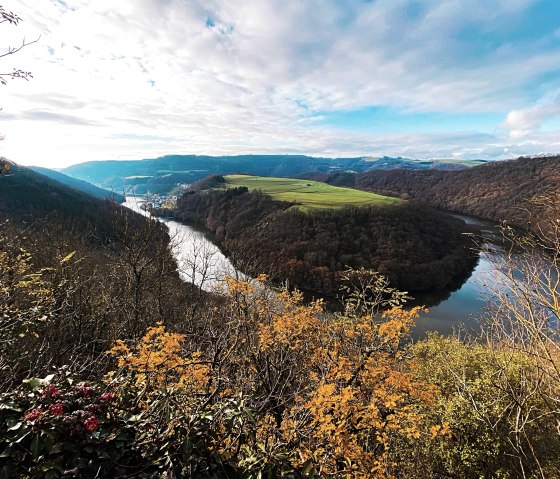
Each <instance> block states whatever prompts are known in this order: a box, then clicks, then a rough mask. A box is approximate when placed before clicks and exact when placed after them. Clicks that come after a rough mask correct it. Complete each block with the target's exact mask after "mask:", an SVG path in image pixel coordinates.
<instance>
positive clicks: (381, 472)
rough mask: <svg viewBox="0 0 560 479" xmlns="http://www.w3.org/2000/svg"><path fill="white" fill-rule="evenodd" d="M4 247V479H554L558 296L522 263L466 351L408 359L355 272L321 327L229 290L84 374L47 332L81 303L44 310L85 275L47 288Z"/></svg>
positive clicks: (429, 346) (67, 265) (246, 290)
mask: <svg viewBox="0 0 560 479" xmlns="http://www.w3.org/2000/svg"><path fill="white" fill-rule="evenodd" d="M2 240H3V241H2V250H1V254H0V265H1V266H2V267H1V268H0V271H1V272H2V273H3V274H1V275H0V286H1V289H0V291H1V294H2V302H0V308H1V310H0V313H1V314H0V318H2V322H1V324H0V333H1V338H0V339H1V341H0V344H1V345H2V349H3V350H2V353H3V354H2V356H1V357H2V358H3V360H2V368H1V369H0V372H1V374H2V384H3V387H2V391H3V392H2V393H1V395H0V419H1V420H0V449H1V451H0V474H1V475H2V477H24V478H25V477H27V478H32V477H33V478H37V477H46V478H56V477H85V478H88V477H91V478H93V477H121V478H126V477H129V478H130V477H141V478H142V477H145V478H148V477H177V478H181V477H185V478H187V477H213V478H232V477H239V478H261V477H271V478H279V477H285V478H302V477H307V478H314V477H316V478H328V477H332V478H339V477H342V478H356V479H358V478H371V477H375V478H390V477H399V478H440V477H460V478H472V477H484V478H488V477H496V478H498V477H499V478H509V477H511V478H516V477H540V478H552V477H559V474H560V461H559V459H558V458H559V457H560V456H559V452H560V437H559V434H558V432H557V421H558V420H560V410H559V409H558V407H557V404H558V401H559V400H560V396H559V391H560V377H559V376H558V373H557V370H558V365H559V362H558V361H559V359H560V355H559V352H560V343H559V339H560V338H558V332H557V330H556V328H555V326H554V325H553V324H552V323H550V322H543V319H547V320H548V319H549V318H550V316H551V315H552V316H553V317H554V318H556V320H557V319H558V318H559V314H560V311H559V310H558V306H557V305H558V299H559V298H558V290H557V289H556V290H555V289H554V288H555V286H554V285H551V284H550V283H546V282H544V283H540V284H539V283H535V282H534V281H535V277H534V276H532V274H534V273H535V271H536V270H534V269H532V268H533V267H539V271H540V272H541V273H542V272H543V270H542V269H540V268H541V267H542V264H541V263H539V261H540V260H538V259H537V257H536V256H533V255H532V253H533V252H532V251H531V250H529V249H527V250H526V253H525V256H524V261H525V265H526V269H525V270H524V276H523V277H524V279H523V282H522V283H519V284H518V287H517V288H516V289H514V290H510V292H511V291H515V292H516V296H515V297H516V298H517V299H513V298H512V296H508V297H505V296H504V297H503V298H501V299H500V301H498V302H497V303H496V305H495V306H496V308H497V309H496V310H495V313H496V314H495V315H490V316H489V317H488V318H487V320H488V323H487V326H488V328H487V329H486V331H487V334H486V336H485V337H484V338H479V341H477V342H473V343H471V342H464V341H460V340H458V339H453V338H443V337H441V336H438V335H433V336H431V337H429V338H428V339H427V340H425V341H421V342H419V343H416V344H412V343H410V342H409V341H408V340H407V337H408V332H409V330H410V327H411V325H412V324H413V322H414V320H415V318H416V317H417V315H418V311H419V310H418V308H413V309H408V310H407V309H404V308H403V307H402V299H403V298H402V295H401V294H399V293H398V292H396V291H394V290H391V289H390V288H389V287H388V284H387V282H386V281H385V280H384V279H383V278H381V277H379V276H377V275H375V274H372V273H371V272H368V271H365V270H362V271H355V272H349V273H348V275H347V278H346V280H347V295H346V307H345V310H344V311H343V312H341V313H338V314H335V315H325V314H324V312H323V308H322V304H321V302H314V303H311V304H308V305H305V304H303V303H302V301H301V295H300V294H299V293H297V292H295V293H290V292H287V291H281V292H279V293H278V292H275V291H272V290H270V289H269V288H268V286H267V283H266V278H264V277H260V278H258V279H257V280H256V281H255V282H251V283H249V282H246V281H241V280H238V279H235V278H229V279H227V280H226V282H225V284H224V286H223V288H222V290H221V294H220V296H218V297H216V298H214V300H213V301H212V303H211V304H208V305H207V306H206V307H204V308H201V309H199V310H198V312H197V313H196V314H194V315H191V316H190V317H188V318H187V317H184V319H182V320H181V321H177V318H176V317H174V316H167V315H166V316H164V317H163V318H162V321H160V322H157V321H155V322H154V323H153V325H152V326H149V327H148V328H147V329H145V330H143V331H138V330H136V331H137V332H134V333H132V334H130V335H128V338H123V339H118V336H119V335H120V334H121V333H118V332H115V340H114V341H111V342H108V343H106V346H105V347H102V348H100V349H98V352H97V353H96V355H97V356H96V358H95V360H94V361H93V362H92V361H91V360H89V359H86V358H85V357H84V355H83V354H82V352H81V349H82V348H83V346H84V344H79V343H78V344H75V343H72V342H71V341H70V338H69V339H68V340H67V341H68V342H67V344H66V345H65V346H66V348H67V349H68V350H69V356H66V357H64V358H62V357H61V356H60V355H59V350H58V349H57V345H56V343H51V342H50V341H51V340H52V336H51V335H50V334H49V330H50V328H51V327H53V326H55V325H56V324H57V323H65V324H71V323H72V322H80V321H81V318H80V314H79V312H80V311H81V310H82V308H83V305H82V304H80V302H79V299H78V297H76V296H72V298H73V301H72V302H70V304H67V305H66V307H65V308H62V309H61V308H59V307H57V305H60V304H61V301H68V296H67V293H66V291H65V288H68V287H70V288H71V289H73V287H75V279H74V280H73V279H72V278H73V274H72V273H73V272H76V271H77V270H79V269H80V266H79V265H80V262H81V259H80V258H76V257H75V255H73V254H72V252H70V253H69V254H68V255H66V256H65V257H63V258H61V259H58V260H57V262H58V268H62V269H63V270H64V271H65V272H66V274H64V275H63V276H60V275H58V274H52V272H49V271H47V270H44V269H43V270H37V269H36V268H35V267H34V266H33V257H32V256H30V255H28V254H27V253H25V252H23V251H22V250H21V249H18V250H17V251H14V250H12V249H10V248H9V246H8V244H7V243H6V236H5V232H3V236H2ZM527 246H528V245H527ZM552 260H553V261H552V263H551V262H550V257H549V262H548V263H547V264H548V269H547V272H549V273H550V274H552V275H554V274H556V275H557V274H558V269H557V268H558V254H557V253H556V256H554V257H553V258H552ZM535 261H536V262H535ZM518 265H519V263H518ZM504 273H505V274H506V277H507V275H508V272H507V271H504ZM514 277H515V278H517V281H521V278H520V276H519V274H518V273H516V275H515V276H514ZM552 277H553V276H550V278H552ZM511 278H513V277H511ZM511 278H510V279H511ZM82 279H83V278H82ZM89 280H90V281H92V282H98V281H103V278H98V277H96V276H95V275H93V276H91V277H90V278H89ZM547 284H548V286H547ZM63 285H64V288H63V287H62V286H63ZM551 288H552V289H551ZM165 299H166V300H170V301H172V300H173V298H172V297H167V296H166V298H165ZM518 300H519V301H521V302H519V301H518ZM142 301H143V302H144V301H146V302H147V303H149V302H152V301H154V299H153V298H147V297H144V298H143V300H142ZM547 301H552V302H547ZM101 305H102V303H101V304H100V305H99V306H101ZM106 306H109V305H108V304H107V305H106ZM145 311H146V318H150V317H151V318H154V316H155V315H154V311H155V310H154V309H152V308H146V310H145ZM150 311H152V312H151V313H150ZM507 311H510V313H511V314H508V313H507ZM94 314H96V315H103V314H104V310H103V309H102V308H101V307H100V308H99V309H97V310H96V311H95V312H94ZM154 319H155V318H154ZM512 320H515V321H512ZM164 323H165V324H164ZM504 326H507V328H504ZM480 339H484V340H483V341H480ZM38 350H41V351H40V354H38V352H37V351H38ZM9 351H11V352H12V354H7V353H8V352H9ZM23 351H29V352H30V353H31V354H29V355H22V354H21V353H22V352H23ZM15 352H17V354H13V353H15ZM37 354H38V355H37ZM39 372H40V373H41V375H40V377H37V373H39Z"/></svg>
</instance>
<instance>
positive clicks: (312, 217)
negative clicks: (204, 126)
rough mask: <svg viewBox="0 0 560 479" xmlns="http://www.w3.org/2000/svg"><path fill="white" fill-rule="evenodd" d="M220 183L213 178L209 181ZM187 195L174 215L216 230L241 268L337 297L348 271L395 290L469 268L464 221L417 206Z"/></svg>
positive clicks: (472, 256)
mask: <svg viewBox="0 0 560 479" xmlns="http://www.w3.org/2000/svg"><path fill="white" fill-rule="evenodd" d="M216 184H218V185H219V184H220V182H219V181H218V180H217V179H216V178H215V177H214V178H210V179H207V180H205V181H204V182H203V185H204V186H208V185H211V186H212V185H216ZM200 188H201V187H200V184H198V185H196V186H195V188H194V189H195V191H191V192H188V193H187V194H185V195H184V196H183V197H182V198H180V199H179V201H178V204H177V209H176V211H175V212H174V214H175V216H176V217H177V218H179V219H181V220H183V221H190V222H195V223H197V224H200V225H203V226H204V227H206V228H208V229H209V230H211V231H212V232H213V233H215V235H216V238H217V240H218V241H219V242H220V243H221V244H222V247H223V248H224V249H225V250H226V251H227V252H228V253H229V254H230V255H231V257H232V259H233V260H234V261H235V262H236V264H237V265H238V267H239V268H240V269H241V270H242V271H245V272H247V273H249V274H252V275H255V276H256V275H258V273H262V272H266V273H267V274H268V275H269V277H270V279H271V280H276V281H277V282H278V283H282V282H284V281H286V280H287V281H288V282H289V284H291V285H292V286H295V287H297V288H299V289H302V290H306V291H310V292H315V293H321V294H326V295H331V296H334V295H336V294H337V293H338V291H339V289H340V284H341V277H342V275H343V272H344V271H345V270H347V269H348V268H352V269H359V268H362V267H363V268H366V269H373V270H375V271H378V272H379V273H380V274H382V275H384V276H386V277H387V278H388V279H389V281H390V283H391V284H392V285H394V286H395V287H396V288H399V289H402V290H406V291H425V290H439V289H443V288H445V287H447V286H448V285H449V284H451V283H453V282H454V281H455V280H456V279H457V277H459V276H462V275H464V274H466V273H468V272H469V271H470V270H471V269H472V267H473V265H474V262H475V261H476V253H475V251H473V250H474V249H475V246H476V245H475V243H474V242H473V240H472V237H470V236H468V235H466V234H464V233H466V232H467V231H468V230H467V229H466V227H465V225H464V223H463V222H462V221H461V220H458V219H456V218H453V217H451V216H450V215H446V214H444V213H440V212H437V211H435V210H433V209H430V208H426V207H422V206H414V205H410V204H399V205H389V206H387V205H382V206H371V207H352V206H349V207H345V208H343V209H341V210H334V209H326V210H317V211H308V212H302V211H299V210H298V209H297V208H293V205H294V204H293V203H289V202H282V201H274V200H272V199H271V198H270V197H269V196H267V195H265V194H263V193H262V192H259V191H252V192H249V191H248V190H247V188H245V187H239V188H230V189H227V190H217V189H210V190H204V189H203V190H201V189H200Z"/></svg>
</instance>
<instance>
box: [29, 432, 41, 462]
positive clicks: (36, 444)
mask: <svg viewBox="0 0 560 479" xmlns="http://www.w3.org/2000/svg"><path fill="white" fill-rule="evenodd" d="M42 449H43V441H42V439H41V436H40V435H39V434H37V435H36V436H35V437H34V438H33V440H32V441H31V453H32V454H33V459H35V460H37V459H39V456H40V454H41V450H42Z"/></svg>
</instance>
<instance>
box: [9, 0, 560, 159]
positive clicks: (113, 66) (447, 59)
mask: <svg viewBox="0 0 560 479" xmlns="http://www.w3.org/2000/svg"><path fill="white" fill-rule="evenodd" d="M5 3H6V5H5V6H6V7H7V8H9V9H12V10H15V11H17V12H18V13H19V14H20V16H21V17H22V18H24V22H23V23H22V24H21V25H20V26H19V27H18V28H17V29H11V30H10V34H11V35H12V38H15V39H17V38H18V35H20V36H21V35H23V34H25V35H26V36H27V37H29V38H32V37H34V36H37V35H39V34H40V35H41V41H40V42H39V44H37V45H34V46H32V47H29V48H27V49H25V50H24V51H22V52H21V55H18V57H17V60H18V64H20V62H21V64H23V65H26V66H28V67H29V69H31V70H32V71H33V73H34V76H35V78H34V79H33V80H32V81H31V82H28V83H23V82H19V83H17V82H11V83H10V85H9V86H8V87H5V88H4V89H2V90H0V95H1V97H0V104H1V106H2V107H3V111H2V112H0V131H2V132H3V133H5V134H6V135H7V140H6V141H5V142H4V143H3V144H0V154H5V155H8V156H10V157H11V158H13V159H14V160H16V161H21V162H25V163H37V162H38V158H41V159H42V160H41V161H45V162H47V161H51V162H58V163H59V164H68V163H73V162H77V161H83V160H90V159H113V158H130V157H138V158H142V157H149V156H157V155H160V154H166V153H209V154H224V153H246V152H255V153H258V152H278V153H282V152H298V153H311V154H333V155H350V154H352V155H353V154H372V153H377V152H379V153H387V154H392V153H395V154H397V153H400V152H403V153H404V152H408V153H409V154H410V156H415V157H421V156H424V155H428V154H429V153H430V152H433V155H431V156H434V155H436V154H438V155H443V156H449V155H452V154H462V153H460V151H461V148H464V152H465V153H464V154H471V153H469V152H473V151H478V152H480V154H483V152H485V151H488V152H490V151H502V152H503V146H508V147H510V146H511V145H509V143H510V142H511V139H510V138H507V137H504V138H501V137H500V136H494V135H490V137H491V138H489V137H488V135H487V136H484V138H480V137H479V136H476V135H474V136H473V135H472V134H466V135H464V136H463V137H461V138H454V137H451V136H450V135H448V136H446V137H445V136H444V137H441V136H437V135H429V134H427V135H424V136H423V137H418V136H414V135H407V134H402V135H397V136H395V135H382V136H372V135H362V134H351V133H348V132H342V131H338V130H336V129H334V128H330V129H327V128H324V127H321V126H320V124H317V115H319V114H320V112H323V111H336V110H339V109H353V108H363V107H367V106H372V105H385V106H389V107H394V108H396V109H401V110H402V109H404V110H411V111H439V112H448V113H450V114H452V113H454V112H489V111H490V112H502V111H503V112H504V115H505V112H507V111H511V110H516V109H517V110H519V111H520V112H521V116H522V117H523V118H522V119H516V118H515V114H513V112H512V113H511V114H512V115H513V117H512V118H513V119H511V121H510V118H509V116H508V119H507V120H506V123H507V124H508V128H510V126H509V124H510V123H511V124H512V126H511V128H512V129H513V130H514V131H522V130H523V131H524V130H525V129H527V131H529V130H532V129H533V128H532V127H531V128H525V127H526V126H527V125H529V126H530V121H529V120H528V118H530V117H531V114H530V113H527V112H525V110H524V109H523V108H521V109H520V108H518V107H519V105H521V106H522V107H524V106H525V105H526V104H527V102H529V101H530V100H531V99H530V98H528V97H529V96H530V95H529V94H525V93H524V92H525V91H526V86H527V84H528V83H530V82H531V81H532V79H533V78H535V77H538V76H539V75H544V74H546V73H548V72H550V71H552V70H553V69H554V65H557V64H559V62H560V51H559V50H554V49H552V50H551V49H548V50H540V49H538V48H537V46H536V44H535V43H534V42H533V43H531V42H525V43H523V44H516V45H511V44H507V43H503V44H501V45H500V46H499V47H498V48H494V49H489V50H488V51H484V52H478V51H474V50H473V46H472V45H471V40H472V39H470V38H469V37H468V31H469V29H475V28H476V29H477V31H485V32H492V31H494V30H495V29H497V28H501V26H503V22H504V21H508V20H510V21H514V20H516V21H517V20H518V19H519V18H520V16H522V15H523V12H524V11H525V10H526V9H527V8H528V7H530V6H531V5H532V4H534V3H535V1H533V0H515V1H512V0H508V1H506V0H499V1H495V2H486V1H484V0H472V1H469V2H468V5H467V6H465V2H464V0H447V1H446V2H441V1H439V0H424V1H422V2H418V1H412V0H378V1H376V2H365V1H362V0H349V1H347V2H340V1H337V0H322V1H319V0H308V1H299V0H243V1H242V2H239V1H234V0H190V1H184V0H120V1H118V2H115V1H114V0H64V1H62V0H17V2H16V1H12V2H11V4H10V5H8V4H7V3H8V2H5ZM460 32H467V34H466V35H467V36H466V37H461V35H459V33H460ZM15 58H16V57H14V60H15ZM524 95H525V96H526V97H527V98H524ZM523 112H525V113H523ZM516 122H517V123H516ZM516 124H518V125H520V126H519V127H517V126H515V125H516ZM496 135H501V133H497V134H496ZM475 139H476V141H480V142H481V143H480V145H479V146H478V147H477V146H476V145H475V144H474V142H475ZM542 141H544V140H542ZM446 142H447V143H446ZM506 143H507V145H506ZM545 146H546V145H544V144H543V147H545ZM496 148H497V150H496ZM500 148H501V150H500ZM458 151H459V153H457V152H458ZM512 151H516V150H515V147H513V148H512ZM494 154H495V153H492V155H494ZM43 159H44V160H43Z"/></svg>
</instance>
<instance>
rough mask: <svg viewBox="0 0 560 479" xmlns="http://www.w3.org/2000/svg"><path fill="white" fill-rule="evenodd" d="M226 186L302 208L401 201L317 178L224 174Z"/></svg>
mask: <svg viewBox="0 0 560 479" xmlns="http://www.w3.org/2000/svg"><path fill="white" fill-rule="evenodd" d="M224 178H225V179H226V186H227V187H229V188H234V187H238V186H246V187H247V188H249V190H261V191H262V192H263V193H266V194H267V195H270V196H271V197H272V198H274V199H275V200H282V201H292V202H295V203H299V204H300V206H299V208H300V209H302V210H304V211H305V210H309V209H328V208H342V207H343V206H349V205H352V206H372V205H375V206H384V205H394V204H397V203H399V202H400V201H401V200H399V199H398V198H390V197H388V196H382V195H376V194H375V193H369V192H367V191H360V190H354V189H352V188H340V187H338V186H331V185H327V184H326V183H321V182H319V181H309V180H296V179H293V178H271V177H265V176H248V175H227V176H224Z"/></svg>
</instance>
